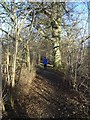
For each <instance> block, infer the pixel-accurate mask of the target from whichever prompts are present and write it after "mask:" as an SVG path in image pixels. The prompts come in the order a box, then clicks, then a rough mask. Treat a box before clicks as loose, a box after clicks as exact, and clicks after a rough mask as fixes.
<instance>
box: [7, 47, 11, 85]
mask: <svg viewBox="0 0 90 120" xmlns="http://www.w3.org/2000/svg"><path fill="white" fill-rule="evenodd" d="M7 84H8V85H10V75H9V49H7Z"/></svg>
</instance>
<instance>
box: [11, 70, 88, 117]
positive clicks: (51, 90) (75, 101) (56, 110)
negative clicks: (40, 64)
mask: <svg viewBox="0 0 90 120" xmlns="http://www.w3.org/2000/svg"><path fill="white" fill-rule="evenodd" d="M62 79H63V77H62V75H59V74H57V73H56V72H51V71H50V70H44V69H43V68H39V69H38V70H37V76H36V78H35V79H34V80H33V82H32V83H31V86H30V87H29V88H28V87H27V85H26V86H24V87H23V86H21V89H20V86H19V87H17V91H18V92H17V91H16V93H17V94H16V97H15V99H16V100H15V101H16V102H15V106H16V107H15V110H14V111H16V112H15V113H14V114H13V115H11V116H12V117H13V118H14V117H15V118H17V117H18V118H23V117H25V118H72V119H73V118H74V119H75V118H78V119H79V118H85V119H86V118H89V110H88V106H87V105H86V104H85V102H84V101H83V100H82V99H81V98H80V96H79V94H78V93H76V92H74V91H72V90H70V88H69V87H68V86H67V85H65V83H63V82H62ZM22 88H23V89H22ZM27 88H28V89H27ZM24 89H25V90H27V91H28V92H27V93H25V94H23V90H24Z"/></svg>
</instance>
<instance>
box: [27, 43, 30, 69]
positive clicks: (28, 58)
mask: <svg viewBox="0 0 90 120" xmlns="http://www.w3.org/2000/svg"><path fill="white" fill-rule="evenodd" d="M28 42H29V41H27V67H28V70H29V71H30V70H31V68H30V50H29V44H28Z"/></svg>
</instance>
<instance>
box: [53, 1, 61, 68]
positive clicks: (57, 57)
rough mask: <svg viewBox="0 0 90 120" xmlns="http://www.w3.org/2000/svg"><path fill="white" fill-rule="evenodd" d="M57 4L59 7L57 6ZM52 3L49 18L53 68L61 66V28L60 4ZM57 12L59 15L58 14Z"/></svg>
mask: <svg viewBox="0 0 90 120" xmlns="http://www.w3.org/2000/svg"><path fill="white" fill-rule="evenodd" d="M58 4H59V6H58ZM58 4H57V3H56V2H55V3H52V16H51V26H52V37H53V38H54V44H53V45H54V65H55V67H57V68H58V67H60V66H61V51H60V32H61V26H60V21H61V19H60V18H59V16H60V15H59V16H58V14H60V3H58ZM58 12H59V13H58Z"/></svg>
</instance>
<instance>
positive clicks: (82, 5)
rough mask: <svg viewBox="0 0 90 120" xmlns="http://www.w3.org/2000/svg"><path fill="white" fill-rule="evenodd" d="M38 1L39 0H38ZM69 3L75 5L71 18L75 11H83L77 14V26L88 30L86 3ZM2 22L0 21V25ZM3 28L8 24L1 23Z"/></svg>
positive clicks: (16, 0)
mask: <svg viewBox="0 0 90 120" xmlns="http://www.w3.org/2000/svg"><path fill="white" fill-rule="evenodd" d="M6 1H7V2H11V1H15V2H24V1H26V0H6ZM28 1H29V0H28ZM38 1H40V0H38ZM71 4H72V5H73V6H75V5H77V7H75V9H74V11H73V12H72V14H73V18H76V17H77V15H78V14H77V13H78V12H82V11H83V14H81V15H80V16H79V19H81V22H80V24H79V26H83V28H85V29H86V30H87V31H88V24H87V18H88V10H87V3H85V2H77V3H76V2H71ZM0 21H1V20H0ZM1 25H2V24H1V23H0V26H1ZM2 27H3V29H5V30H7V29H8V26H7V25H6V24H3V25H2ZM0 34H1V31H0Z"/></svg>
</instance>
